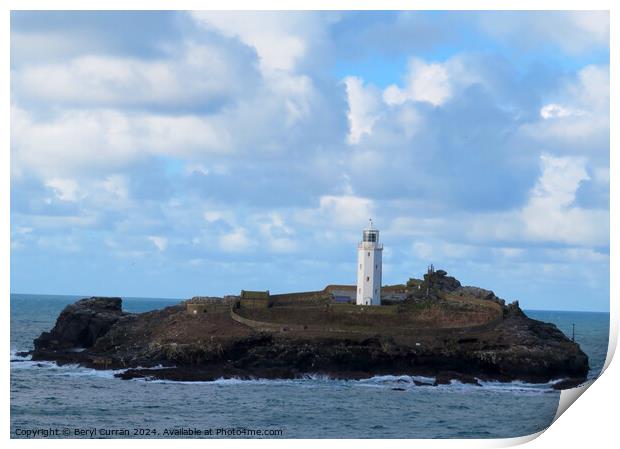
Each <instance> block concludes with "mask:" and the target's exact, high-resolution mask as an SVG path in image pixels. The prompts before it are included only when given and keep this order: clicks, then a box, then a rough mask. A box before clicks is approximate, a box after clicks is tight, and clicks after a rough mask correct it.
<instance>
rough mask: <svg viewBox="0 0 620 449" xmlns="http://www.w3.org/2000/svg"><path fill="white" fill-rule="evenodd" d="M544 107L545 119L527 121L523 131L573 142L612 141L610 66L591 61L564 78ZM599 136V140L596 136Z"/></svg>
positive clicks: (542, 114) (545, 140)
mask: <svg viewBox="0 0 620 449" xmlns="http://www.w3.org/2000/svg"><path fill="white" fill-rule="evenodd" d="M550 97H552V98H553V101H552V102H550V103H548V104H546V105H544V106H543V107H542V108H541V109H540V116H541V117H542V118H543V119H544V120H542V121H537V122H532V123H526V124H524V125H523V126H522V130H523V132H524V133H525V134H526V135H527V136H528V137H530V138H533V139H536V140H538V141H543V142H548V141H558V140H559V141H561V142H563V143H566V144H568V145H570V146H574V145H575V144H576V143H579V142H584V143H590V144H592V143H594V144H596V145H600V146H603V145H604V147H607V146H608V141H609V67H607V66H596V65H589V66H586V67H584V68H582V69H581V70H579V71H578V72H577V74H576V76H575V77H573V78H571V79H567V80H564V82H563V83H562V84H561V85H560V87H559V88H558V89H557V90H556V91H555V92H553V93H551V95H550ZM595 139H596V140H595Z"/></svg>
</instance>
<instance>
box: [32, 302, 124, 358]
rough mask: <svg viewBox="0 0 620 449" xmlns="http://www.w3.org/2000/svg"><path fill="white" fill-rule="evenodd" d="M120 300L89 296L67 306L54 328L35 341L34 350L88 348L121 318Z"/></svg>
mask: <svg viewBox="0 0 620 449" xmlns="http://www.w3.org/2000/svg"><path fill="white" fill-rule="evenodd" d="M123 315H124V314H123V311H122V300H121V298H102V297H91V298H85V299H81V300H79V301H77V302H75V303H74V304H71V305H68V306H67V307H65V309H64V310H63V311H62V312H61V313H60V315H59V317H58V319H57V320H56V324H55V326H54V328H53V329H52V330H51V331H50V332H43V333H42V334H41V336H40V337H39V338H37V339H36V340H34V347H35V353H37V351H45V350H56V349H63V348H74V347H81V348H89V347H91V346H93V345H94V344H95V341H96V340H97V339H98V338H99V337H101V336H103V335H105V334H106V333H107V332H108V331H109V330H110V328H111V327H112V326H113V325H114V323H116V322H117V321H118V320H119V318H121V317H122V316H123Z"/></svg>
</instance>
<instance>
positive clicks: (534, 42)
mask: <svg viewBox="0 0 620 449" xmlns="http://www.w3.org/2000/svg"><path fill="white" fill-rule="evenodd" d="M477 17H478V21H479V24H480V25H481V27H482V29H483V30H484V31H486V32H487V33H489V34H490V35H492V36H493V37H495V38H499V39H502V40H504V41H506V42H509V43H511V44H513V45H518V46H525V47H527V48H530V49H531V48H533V47H535V46H540V45H541V44H542V45H544V44H546V43H550V44H553V45H555V46H557V47H559V48H561V49H562V50H563V51H565V52H566V53H568V54H574V55H576V54H583V53H586V52H588V51H593V50H594V49H597V48H604V47H606V46H608V45H609V11H553V12H549V11H527V12H526V11H513V12H508V11H501V12H499V11H498V12H493V13H489V12H485V13H481V14H478V15H477Z"/></svg>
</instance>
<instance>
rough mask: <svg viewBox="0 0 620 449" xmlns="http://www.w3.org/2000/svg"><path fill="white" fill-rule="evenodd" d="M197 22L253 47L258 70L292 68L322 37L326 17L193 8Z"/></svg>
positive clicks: (304, 13) (286, 69)
mask: <svg viewBox="0 0 620 449" xmlns="http://www.w3.org/2000/svg"><path fill="white" fill-rule="evenodd" d="M191 14H192V18H193V19H194V20H195V21H196V22H197V23H198V24H200V25H202V26H204V27H206V28H209V29H213V30H217V31H219V32H220V33H222V34H223V35H225V36H228V37H236V38H238V39H239V40H241V41H242V42H243V43H244V44H246V45H248V46H250V47H252V48H254V49H255V50H256V53H257V54H258V57H259V61H260V66H261V70H262V71H263V72H269V71H277V70H283V71H292V70H293V69H294V68H295V66H296V65H297V64H298V62H299V61H300V60H301V59H302V58H303V57H304V56H305V55H306V54H307V53H308V49H309V47H310V46H311V45H317V43H318V42H320V41H322V40H323V34H324V32H325V28H326V26H327V24H328V21H327V20H325V17H324V16H323V15H322V14H321V13H315V12H307V11H306V12H290V11H288V12H278V11H261V12H258V13H257V12H250V11H243V12H242V11H235V12H231V11H195V12H192V13H191Z"/></svg>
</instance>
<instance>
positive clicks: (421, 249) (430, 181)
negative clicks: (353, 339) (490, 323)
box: [11, 12, 609, 298]
mask: <svg viewBox="0 0 620 449" xmlns="http://www.w3.org/2000/svg"><path fill="white" fill-rule="evenodd" d="M65 14H66V17H65ZM125 14H127V15H125ZM485 14H488V15H489V18H490V19H485V20H494V17H495V16H494V14H495V13H464V12H461V13H453V12H440V13H433V14H429V13H425V12H402V13H400V12H383V13H376V12H363V13H362V12H359V13H356V12H337V13H332V12H330V13H322V12H318V13H314V12H313V13H306V12H294V13H288V12H265V13H252V12H247V13H246V12H244V13H236V12H222V13H220V12H205V13H202V12H198V13H191V14H187V13H183V12H180V13H175V14H168V13H152V12H149V13H145V14H144V16H140V17H137V16H135V15H133V13H132V14H130V13H121V12H119V13H110V15H108V16H106V15H105V14H102V13H101V14H100V13H96V14H89V13H84V14H83V15H79V14H77V15H75V14H74V13H58V15H57V16H54V15H53V14H51V15H45V14H42V15H41V14H39V15H37V14H33V16H32V17H35V16H36V17H35V18H36V20H34V19H32V17H31V16H29V14H27V13H23V14H21V16H23V17H26V18H27V19H28V20H26V22H29V24H28V26H27V27H26V26H25V25H24V20H23V17H22V19H20V20H18V21H13V20H12V36H13V35H15V36H16V39H15V41H14V42H13V43H14V44H15V46H14V52H13V55H12V56H13V58H14V59H13V60H12V66H11V69H12V72H11V79H12V85H11V94H12V95H11V100H12V111H11V134H12V135H11V138H12V140H11V239H12V249H14V251H15V254H16V255H15V258H14V259H13V258H12V263H14V264H15V267H16V268H15V270H12V273H16V276H19V273H26V272H32V271H33V270H32V269H31V267H37V266H40V265H37V264H38V263H39V262H37V261H38V260H40V259H41V258H42V256H41V255H44V256H45V258H47V259H50V258H53V257H54V256H55V255H56V254H59V252H60V251H62V248H61V246H62V245H63V244H65V243H66V244H68V245H70V247H72V248H80V250H79V252H76V253H75V254H76V256H77V255H80V256H79V257H76V258H75V259H73V258H71V259H70V260H69V259H67V258H64V259H63V260H64V261H65V262H64V263H67V264H69V263H74V262H73V261H74V260H75V263H74V265H73V266H66V267H64V269H65V271H66V272H71V271H76V270H80V272H85V270H86V269H87V268H84V267H89V266H91V265H89V263H91V262H93V261H97V263H98V264H101V268H100V269H99V270H98V271H100V272H104V271H105V272H108V273H112V274H111V275H110V276H111V277H114V276H117V277H118V276H125V273H131V277H127V278H125V279H124V280H123V279H120V278H115V279H117V280H118V282H119V285H120V284H124V285H125V286H128V287H127V288H130V289H134V290H135V291H131V293H138V294H149V293H150V291H149V289H150V290H153V291H155V292H156V293H157V294H158V295H161V294H164V293H163V292H164V291H167V292H168V294H172V295H174V296H176V295H178V294H179V293H178V291H177V289H179V288H182V289H184V290H183V291H182V293H184V294H188V295H191V294H197V293H201V292H199V291H195V290H196V289H198V290H199V289H201V288H204V285H208V286H209V291H205V292H204V293H205V294H215V293H230V292H232V291H237V290H238V289H240V288H250V287H249V286H250V285H253V286H255V287H252V288H276V286H277V288H279V289H281V291H286V290H287V289H289V288H290V289H296V290H298V289H303V288H306V287H308V288H320V287H321V284H322V283H328V282H346V283H348V282H353V281H354V272H353V271H352V270H351V266H352V265H351V264H352V263H353V264H354V259H355V248H356V242H357V241H358V240H359V237H360V236H359V232H360V229H361V228H363V227H364V226H365V225H366V223H367V220H368V218H370V217H372V218H373V219H375V221H376V223H377V226H378V227H379V229H381V232H382V239H383V241H384V243H385V244H386V254H385V255H386V258H389V262H390V263H389V266H388V265H386V276H387V277H386V281H388V282H401V281H402V280H403V279H406V278H407V277H408V276H411V275H416V274H418V273H419V272H420V271H421V270H424V268H425V267H426V264H427V262H428V261H429V260H431V261H436V262H437V263H439V264H441V266H443V265H446V266H447V268H448V271H450V272H454V274H455V275H457V276H458V277H460V278H462V279H467V277H468V276H469V279H470V280H469V281H468V282H470V283H472V284H476V283H477V284H480V285H488V286H490V287H493V288H495V284H493V285H491V284H489V282H490V281H489V279H491V280H492V281H493V283H495V282H497V283H498V284H499V285H500V286H502V288H504V287H505V288H507V289H508V290H509V291H510V289H512V291H513V292H520V291H522V289H523V288H525V287H523V285H527V288H532V289H533V288H534V287H533V285H534V284H533V283H530V282H528V281H527V280H528V279H531V277H532V276H533V274H536V273H537V272H543V271H542V270H545V271H544V272H545V273H547V274H548V276H547V277H545V278H544V279H542V280H539V281H538V283H537V284H536V285H538V286H541V285H543V284H545V282H549V284H548V285H546V286H543V287H540V288H541V289H542V290H541V292H543V293H539V294H540V296H544V297H545V298H547V297H552V296H554V295H558V294H559V293H557V292H558V291H560V290H561V288H564V287H562V286H566V285H568V284H569V283H567V280H568V279H570V276H573V277H574V278H577V276H578V277H579V278H583V279H586V278H587V279H589V281H588V282H592V283H596V282H599V284H600V283H601V282H603V283H604V282H605V280H604V279H603V280H602V281H601V279H602V278H601V276H600V273H603V272H604V271H605V270H604V268H605V267H606V263H607V261H608V254H607V253H608V246H609V225H608V218H609V212H608V210H609V67H608V66H607V65H605V63H606V61H605V53H604V50H605V49H606V44H603V43H602V42H603V40H604V39H605V36H606V33H607V31H605V29H604V27H603V28H602V29H597V28H596V27H595V26H594V25H596V24H597V23H598V22H597V21H598V20H599V19H600V16H596V15H593V16H590V15H588V14H584V15H577V16H572V15H570V14H569V15H562V14H559V15H558V14H555V13H542V12H541V13H536V14H533V15H529V14H528V13H505V15H502V14H499V15H498V16H497V17H498V21H499V22H501V21H502V20H505V19H504V18H511V19H515V18H517V19H519V20H523V23H525V22H527V21H531V20H534V22H532V23H534V25H533V26H532V28H531V33H530V32H529V31H530V30H528V29H527V28H525V31H523V29H524V28H523V25H522V24H519V25H518V27H520V28H519V29H511V28H510V27H511V26H513V25H510V24H508V28H509V29H507V30H506V32H505V34H501V32H502V30H489V29H487V28H483V29H480V22H479V21H478V17H479V16H480V15H485ZM17 16H20V14H17ZM52 16H54V17H52ZM103 16H106V17H107V18H105V20H104V19H96V17H103ZM28 17H30V18H28ZM538 17H542V18H546V19H548V26H549V27H550V28H554V27H555V28H556V29H555V30H543V29H541V28H540V27H541V23H542V22H541V20H542V19H539V18H538ZM18 18H19V17H18ZM12 19H13V17H12ZM61 19H62V20H61ZM99 20H100V21H101V23H99V24H98V25H97V22H98V21H99ZM119 20H121V23H133V21H134V20H137V22H136V23H138V24H139V25H140V26H139V27H138V30H137V31H135V32H134V31H131V30H129V31H128V30H120V31H119V33H120V34H119V35H117V34H114V35H113V34H112V33H110V32H109V30H110V29H112V27H113V26H116V23H117V21H119ZM123 20H124V21H123ZM536 21H539V22H536ZM20 22H21V23H22V25H19V24H20ZM30 22H31V23H30ZM73 22H75V23H73ZM54 24H55V25H54ZM91 25H92V26H91ZM568 25H570V27H572V30H573V31H574V30H581V31H580V32H583V33H585V34H584V36H585V37H584V41H583V48H584V49H585V48H586V47H587V48H589V49H590V50H587V51H586V50H584V51H583V52H581V53H579V56H574V55H575V54H577V53H575V52H572V50H571V51H567V50H563V49H564V47H560V49H561V51H558V46H562V45H564V44H563V43H562V42H559V41H558V42H559V43H558V42H556V41H557V40H558V39H560V38H561V36H562V35H563V34H564V33H566V32H567V31H566V30H567V29H568V28H570V27H569V26H568ZM20 26H21V27H20ZM497 26H499V25H497ZM15 27H17V28H15ZM557 27H559V29H562V30H563V31H561V32H559V31H558V28H557ZM127 28H129V27H127ZM85 30H88V31H87V32H86V31H85ZM162 30H163V31H162ZM496 32H497V33H500V35H497V37H495V36H496V35H495V34H494V33H496ZM545 33H546V34H545ZM596 33H598V34H599V36H598V37H597V36H596ZM45 36H49V38H50V40H49V42H48V43H47V46H45V45H44V44H45V42H44V37H45ZM119 36H120V37H119ZM578 38H579V36H578V33H575V36H574V37H570V39H573V40H578ZM521 41H522V42H521ZM39 43H41V44H42V45H43V46H42V47H41V48H42V49H43V50H41V51H48V52H49V55H47V56H46V55H41V54H38V53H37V52H38V49H35V48H34V47H35V46H37V45H38V44H39ZM533 43H534V44H535V45H533ZM586 44H587V45H586ZM566 45H567V46H571V45H572V48H575V49H576V48H577V47H578V46H575V45H573V44H568V43H567V44H566ZM566 48H568V47H566ZM523 49H527V52H526V53H524V51H523ZM550 49H551V50H552V51H553V54H554V55H555V56H554V58H555V59H553V60H550V59H549V55H550V51H551V50H550ZM589 51H591V52H592V53H588V52H589ZM550 61H551V62H550ZM591 61H600V64H598V63H597V64H591V65H584V64H586V63H591ZM556 62H557V64H556ZM22 229H31V231H30V232H21V231H20V230H22ZM59 236H63V237H65V236H70V239H69V238H67V239H64V240H63V239H61V238H60V237H59ZM308 248H312V251H308V250H307V249H308ZM153 253H156V254H157V257H152V256H153ZM95 254H96V255H97V257H93V255H95ZM82 255H83V256H82ZM388 255H389V257H388ZM85 257H88V259H85ZM580 257H583V258H584V260H588V261H592V264H596V267H597V268H596V270H595V269H593V268H588V267H583V266H582V265H583V264H580V263H579V258H580ZM59 260H60V259H59ZM85 260H88V262H89V263H84V261H85ZM386 260H387V259H386ZM130 261H131V263H133V262H134V261H138V264H137V265H136V266H135V267H134V265H127V266H126V265H125V264H128V263H129V262H130ZM351 261H353V262H351ZM138 265H140V266H138ZM197 266H199V267H200V269H197V268H196V267H197ZM172 267H176V268H174V270H178V272H176V271H175V272H173V271H174V270H173V268H172ZM46 270H47V271H46ZM49 270H50V269H49V268H46V269H41V270H38V271H39V272H41V273H42V274H41V276H44V275H45V273H46V272H49V273H51V271H49ZM537 270H539V271H537ZM114 273H116V274H114ZM154 273H155V274H154ZM274 273H285V275H275V274H274ZM507 273H510V276H509V275H508V274H507ZM54 274H57V273H56V272H54ZM58 274H59V279H65V278H64V277H63V276H64V275H63V274H62V273H58ZM12 275H13V274H12ZM179 275H180V276H183V277H184V281H185V279H187V282H183V283H182V286H181V287H179V285H181V284H179V283H175V285H174V286H171V285H166V284H165V283H164V282H163V281H162V280H164V279H170V278H171V277H173V276H179ZM50 276H51V274H50ZM127 276H129V275H127ZM274 276H275V277H274ZM276 278H277V279H276ZM82 279H86V277H84V278H81V280H80V281H79V282H83V284H84V287H81V289H82V290H83V291H86V290H88V288H92V285H98V284H97V282H100V280H98V279H97V277H96V276H94V277H93V279H94V280H95V281H94V282H95V283H91V284H90V286H88V285H87V281H86V280H82ZM240 279H241V280H242V281H240ZM549 279H553V281H548V280H549ZM560 281H561V283H560V284H557V282H560ZM20 282H21V285H28V284H24V280H23V279H22V280H21V281H20ZM65 282H66V283H67V285H72V286H74V285H77V284H74V283H73V282H74V280H73V279H71V280H66V281H65ZM241 282H243V284H241ZM553 282H556V284H553ZM246 283H247V285H245V284H246ZM44 284H45V283H44V282H41V285H44ZM310 284H312V285H310ZM15 285H19V283H17V284H15ZM601 285H602V284H601ZM558 287H560V290H557V288H558ZM76 288H77V287H76ZM138 288H146V289H147V290H145V291H143V292H138V291H137V290H136V289H138ZM173 290H175V292H173ZM600 290H601V288H598V290H597V291H600ZM603 290H604V289H603ZM111 293H112V292H111ZM118 293H123V294H124V293H125V292H118ZM118 293H117V294H118ZM499 293H501V291H500V292H499ZM530 293H532V292H531V291H528V293H527V294H528V295H529V294H530ZM551 293H552V294H551ZM568 293H569V294H570V295H573V296H575V297H576V295H577V293H576V291H572V292H571V291H569V292H568ZM515 295H517V294H516V293H515ZM518 295H521V293H518Z"/></svg>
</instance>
